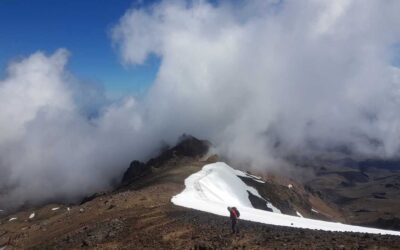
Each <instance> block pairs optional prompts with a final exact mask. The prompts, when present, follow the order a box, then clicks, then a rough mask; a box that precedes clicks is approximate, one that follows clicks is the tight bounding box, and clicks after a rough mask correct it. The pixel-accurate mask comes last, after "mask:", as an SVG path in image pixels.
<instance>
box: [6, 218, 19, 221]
mask: <svg viewBox="0 0 400 250" xmlns="http://www.w3.org/2000/svg"><path fill="white" fill-rule="evenodd" d="M16 219H18V218H17V217H12V218H10V219H9V220H8V221H13V220H16Z"/></svg>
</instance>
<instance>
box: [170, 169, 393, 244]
mask: <svg viewBox="0 0 400 250" xmlns="http://www.w3.org/2000/svg"><path fill="white" fill-rule="evenodd" d="M236 174H237V172H236V171H235V170H234V169H232V168H231V167H229V166H228V165H227V164H225V163H223V162H217V163H213V164H209V165H205V166H204V167H203V169H202V170H200V171H199V172H197V173H194V174H192V175H190V176H189V177H188V178H186V180H185V189H184V190H183V191H182V192H181V193H180V194H178V195H175V196H174V197H172V199H171V201H172V203H174V204H175V205H178V206H183V207H187V208H193V209H196V210H200V211H204V212H209V213H213V214H217V215H221V216H226V217H228V216H229V212H228V210H227V207H228V206H236V207H237V208H238V209H239V211H240V215H241V217H240V218H241V219H243V220H248V221H254V222H260V223H264V224H270V225H277V226H287V227H296V228H308V229H314V230H325V231H340V232H360V233H373V234H390V235H399V236H400V232H398V231H391V230H382V229H375V228H368V227H360V226H352V225H346V224H341V223H335V222H327V221H321V220H314V219H308V218H302V217H297V216H290V215H285V214H279V213H273V212H269V211H264V210H259V209H255V208H253V207H252V206H251V203H250V201H249V199H248V194H247V191H249V192H251V193H252V194H254V195H257V196H259V194H258V192H257V190H255V189H253V188H251V187H248V186H247V185H246V184H245V183H244V182H243V181H241V180H240V178H239V177H237V176H236Z"/></svg>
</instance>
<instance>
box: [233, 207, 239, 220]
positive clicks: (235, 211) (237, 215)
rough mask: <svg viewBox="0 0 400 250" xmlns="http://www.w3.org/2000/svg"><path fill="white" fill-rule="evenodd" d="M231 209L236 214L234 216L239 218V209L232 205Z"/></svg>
mask: <svg viewBox="0 0 400 250" xmlns="http://www.w3.org/2000/svg"><path fill="white" fill-rule="evenodd" d="M232 210H233V211H234V213H235V214H236V217H237V218H239V217H240V213H239V210H238V209H237V208H236V207H233V208H232Z"/></svg>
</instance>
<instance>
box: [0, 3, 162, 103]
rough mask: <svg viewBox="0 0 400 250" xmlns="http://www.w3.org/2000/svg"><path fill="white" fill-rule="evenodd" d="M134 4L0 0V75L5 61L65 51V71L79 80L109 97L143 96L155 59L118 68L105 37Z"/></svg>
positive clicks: (153, 75)
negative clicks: (98, 87) (101, 87)
mask: <svg viewBox="0 0 400 250" xmlns="http://www.w3.org/2000/svg"><path fill="white" fill-rule="evenodd" d="M145 2H146V4H149V3H151V2H152V1H145ZM137 5H138V2H137V1H132V0H113V1H111V0H95V1H94V0H77V1H73V0H57V1H55V0H35V1H31V0H0V31H1V33H0V69H1V72H2V74H0V75H1V76H4V74H3V73H4V69H5V67H6V65H7V63H8V62H9V61H10V60H14V59H18V58H21V57H25V56H28V55H30V54H32V53H34V52H36V51H38V50H40V51H44V52H46V53H53V52H54V51H55V50H56V49H58V48H66V49H68V50H69V51H70V53H71V58H70V61H69V64H68V69H69V70H70V71H72V72H73V74H74V75H76V76H77V77H78V78H79V79H84V80H88V81H96V82H99V83H101V84H103V85H104V86H105V88H106V90H107V92H108V93H109V95H111V96H113V97H118V96H121V95H122V94H124V93H128V94H141V93H143V92H145V90H146V89H147V87H148V86H149V85H150V84H151V82H152V81H153V80H154V77H155V74H156V71H157V67H158V65H159V61H158V59H157V58H151V59H150V60H148V62H147V63H146V64H145V65H143V66H130V67H124V66H122V65H121V63H120V60H119V58H118V55H117V53H116V51H115V50H114V49H113V48H112V44H111V40H110V37H109V30H110V29H111V27H112V26H113V25H115V24H116V23H117V22H118V20H119V18H120V17H121V16H122V15H123V14H124V13H125V11H126V10H127V9H128V8H130V7H132V6H137Z"/></svg>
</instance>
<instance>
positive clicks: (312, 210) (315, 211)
mask: <svg viewBox="0 0 400 250" xmlns="http://www.w3.org/2000/svg"><path fill="white" fill-rule="evenodd" d="M311 212H314V213H317V214H319V212H318V211H317V210H315V209H314V208H311Z"/></svg>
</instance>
